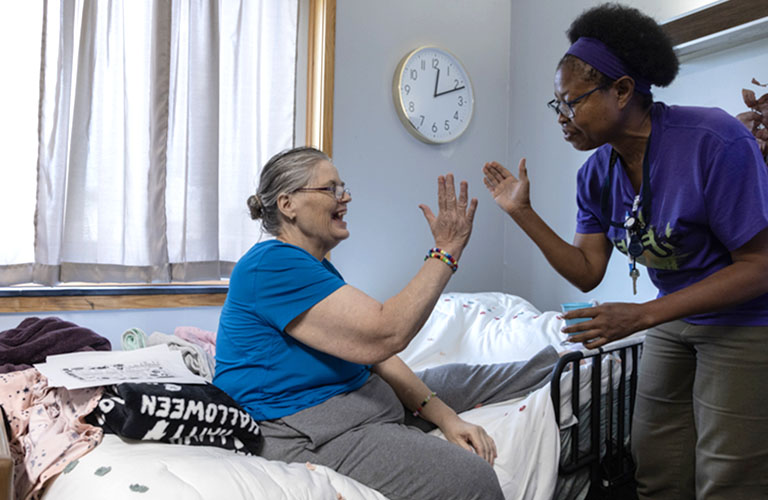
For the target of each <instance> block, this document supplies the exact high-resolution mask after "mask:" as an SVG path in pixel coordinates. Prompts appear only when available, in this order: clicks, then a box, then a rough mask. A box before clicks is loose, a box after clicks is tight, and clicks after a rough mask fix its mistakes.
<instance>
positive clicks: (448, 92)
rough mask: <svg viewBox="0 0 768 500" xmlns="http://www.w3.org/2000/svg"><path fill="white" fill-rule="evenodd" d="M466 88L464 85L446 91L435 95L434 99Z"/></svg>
mask: <svg viewBox="0 0 768 500" xmlns="http://www.w3.org/2000/svg"><path fill="white" fill-rule="evenodd" d="M464 87H465V86H464V85H462V86H461V87H456V88H455V89H451V90H446V91H445V92H440V93H439V94H435V95H434V97H438V96H441V95H445V94H450V93H451V92H456V91H457V90H461V89H463V88H464Z"/></svg>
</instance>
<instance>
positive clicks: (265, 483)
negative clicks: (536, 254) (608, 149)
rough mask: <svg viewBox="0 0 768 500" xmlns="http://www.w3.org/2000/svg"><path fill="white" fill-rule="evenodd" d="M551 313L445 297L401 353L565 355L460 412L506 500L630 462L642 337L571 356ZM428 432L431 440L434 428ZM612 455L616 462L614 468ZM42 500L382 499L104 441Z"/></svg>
mask: <svg viewBox="0 0 768 500" xmlns="http://www.w3.org/2000/svg"><path fill="white" fill-rule="evenodd" d="M557 316H558V313H557V312H553V311H548V312H540V311H539V310H537V309H536V308H535V307H534V306H533V305H532V304H530V303H529V302H527V301H526V300H524V299H522V298H520V297H517V296H514V295H509V294H503V293H450V294H444V295H442V296H441V298H440V300H439V302H438V304H437V305H436V307H435V309H434V311H433V313H432V314H431V315H430V317H429V319H428V321H427V323H426V324H425V326H424V328H422V330H421V331H420V332H419V334H418V335H417V337H416V338H415V339H414V340H413V341H412V342H411V344H410V345H409V347H408V348H407V349H406V350H405V351H403V352H402V353H401V357H402V358H403V359H404V361H405V362H406V363H408V364H409V366H411V367H412V368H413V369H414V370H415V371H418V370H421V369H425V368H429V367H432V366H437V365H440V364H444V363H449V362H467V363H494V362H506V361H514V360H524V359H528V358H530V357H531V356H532V355H533V354H535V353H536V352H538V351H539V350H540V349H542V348H544V347H545V346H547V345H552V346H554V347H555V348H556V349H557V350H558V351H561V352H563V355H562V357H561V359H560V362H559V363H558V365H557V367H556V368H555V372H554V376H553V381H552V383H551V384H550V385H548V386H545V387H542V388H540V389H538V390H535V391H532V392H531V393H529V394H528V395H526V396H524V397H521V398H518V399H515V400H510V401H506V402H502V403H497V404H493V405H487V406H483V407H479V408H475V409H472V410H470V411H468V412H465V413H464V414H463V415H462V416H463V417H464V418H465V419H466V420H468V421H471V422H474V423H477V424H480V425H483V426H484V427H485V428H486V430H487V431H488V432H489V434H490V435H491V436H492V437H493V438H494V440H495V441H496V444H497V448H498V450H499V456H498V458H497V460H496V463H495V465H494V468H495V470H496V472H497V475H498V477H499V481H500V483H501V485H502V489H503V491H504V493H505V496H506V497H507V498H510V499H531V500H539V499H541V500H543V499H551V498H558V499H559V498H562V499H583V498H590V497H593V496H595V495H597V494H598V493H602V494H604V493H605V492H606V491H611V490H612V489H613V488H614V487H615V486H620V485H622V484H624V483H623V481H626V480H627V478H631V473H632V469H631V463H630V462H629V461H627V460H625V458H626V457H627V456H628V449H629V441H628V436H629V424H628V422H629V420H628V419H629V415H630V413H631V410H632V401H633V399H632V398H633V396H634V392H633V391H634V386H633V381H634V380H635V379H634V370H633V369H632V368H633V367H634V366H636V363H637V359H638V356H639V354H640V346H641V344H642V336H641V335H635V336H633V337H631V338H629V339H625V340H623V341H622V343H621V345H619V346H616V347H613V348H612V349H614V350H613V351H612V352H607V351H602V350H601V351H602V352H590V351H583V350H572V347H571V346H563V345H562V341H563V340H564V338H565V335H564V334H562V333H560V331H559V330H560V327H561V326H562V323H563V321H562V320H560V319H558V318H557ZM592 401H599V402H600V404H598V405H592V404H591V402H592ZM553 403H554V404H553ZM433 433H434V434H436V435H438V436H440V432H439V430H438V431H433ZM0 444H2V441H1V440H0ZM614 456H618V457H619V459H618V460H616V461H615V462H616V464H614V463H613V461H612V460H611V458H612V457H614ZM617 464H618V465H617ZM0 471H2V451H1V450H0ZM1 479H2V476H0V480H1ZM0 485H1V484H0ZM137 495H138V496H137ZM40 496H41V498H43V499H45V500H65V499H66V500H71V499H77V500H88V499H91V498H93V499H96V498H99V499H101V498H115V499H120V498H142V499H151V498H162V499H170V500H173V499H184V500H187V499H198V498H199V499H208V498H227V499H269V500H275V499H286V500H288V499H291V500H294V499H295V500H298V499H324V498H329V499H339V498H343V499H345V500H385V497H383V496H382V495H381V494H380V493H378V492H376V491H374V490H372V489H370V488H367V487H365V486H364V485H362V484H360V483H358V482H356V481H354V480H353V479H351V478H348V477H345V476H343V475H341V474H338V473H336V472H335V471H333V470H330V469H328V468H326V467H323V466H320V465H316V464H310V463H307V464H299V463H292V464H287V463H282V462H276V461H269V460H266V459H263V458H261V457H257V456H251V455H244V454H239V453H233V452H232V451H229V450H225V449H221V448H216V447H210V446H185V445H180V444H166V443H155V442H148V441H141V442H134V441H129V440H124V439H121V438H119V437H117V436H115V435H110V434H106V435H105V436H104V438H103V440H102V442H101V444H99V445H98V446H96V447H95V449H93V450H91V451H90V452H88V453H86V454H85V455H83V456H81V457H80V458H79V459H77V460H75V461H73V462H71V463H69V464H68V465H67V467H66V468H65V469H64V470H63V472H62V473H61V474H59V475H58V476H57V477H56V478H55V479H54V480H51V481H49V483H48V484H47V485H46V486H45V488H44V489H43V490H42V493H41V495H40ZM616 498H626V497H616Z"/></svg>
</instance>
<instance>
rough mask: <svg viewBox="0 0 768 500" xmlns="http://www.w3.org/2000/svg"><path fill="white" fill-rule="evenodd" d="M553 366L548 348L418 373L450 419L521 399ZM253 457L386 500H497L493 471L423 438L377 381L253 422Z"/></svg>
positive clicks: (416, 422)
mask: <svg viewBox="0 0 768 500" xmlns="http://www.w3.org/2000/svg"><path fill="white" fill-rule="evenodd" d="M557 360H558V355H557V352H556V351H555V350H554V348H552V347H547V348H545V349H543V350H542V351H540V352H539V353H537V354H536V356H534V357H533V358H531V359H530V360H528V361H522V362H515V363H502V364H494V365H465V364H450V365H444V366H440V367H437V368H432V369H429V370H424V371H423V372H419V373H417V375H418V376H419V377H420V378H421V379H422V380H423V381H424V382H425V383H426V384H427V387H429V388H430V389H431V390H433V391H435V392H436V393H437V394H438V396H439V397H440V399H442V400H443V401H444V402H445V403H446V404H447V405H448V406H450V407H451V408H453V409H454V410H455V411H456V412H457V413H461V412H462V411H465V410H469V409H471V408H474V407H475V406H477V405H478V404H488V403H496V402H499V401H505V400H508V399H512V398H516V397H519V396H524V395H526V394H528V393H529V392H531V391H533V390H536V389H538V388H540V387H542V386H543V385H544V384H546V383H547V382H548V381H549V378H550V375H551V372H552V368H553V366H554V365H555V363H556V362H557ZM260 426H261V432H262V435H263V437H264V440H263V447H262V450H261V453H260V455H262V456H264V457H266V458H268V459H272V460H283V461H286V462H312V463H315V464H321V465H325V466H328V467H330V468H332V469H334V470H336V471H338V472H340V473H342V474H345V475H347V476H349V477H351V478H354V479H356V480H357V481H359V482H361V483H362V484H365V485H367V486H369V487H371V488H373V489H376V490H378V491H379V492H381V493H382V494H383V495H385V496H386V497H387V498H389V499H390V500H400V499H402V500H406V499H409V500H414V499H418V500H430V499H434V500H449V499H456V500H496V499H498V500H501V499H503V498H504V496H503V494H502V492H501V488H500V486H499V482H498V479H497V478H496V474H495V472H494V471H493V468H492V467H491V466H490V465H489V464H488V463H487V462H486V461H484V460H483V459H482V458H480V457H479V456H478V455H475V454H474V453H471V452H468V451H466V450H464V449H463V448H461V447H460V446H457V445H456V444H453V443H451V442H448V441H446V440H444V439H440V438H437V437H435V436H431V435H428V434H425V431H429V430H431V429H434V426H433V425H431V424H430V423H428V422H426V421H424V420H422V419H418V418H415V417H413V415H412V414H411V413H410V412H409V411H407V410H406V409H405V408H404V407H403V405H402V403H401V402H400V400H399V399H398V398H397V396H396V395H395V393H394V391H393V390H392V388H391V387H390V386H389V384H387V383H386V382H385V381H384V380H383V379H381V378H380V377H378V376H377V375H375V374H372V375H371V377H370V378H369V380H368V381H367V382H366V383H365V384H364V385H363V386H362V387H361V388H360V389H358V390H356V391H352V392H349V393H346V394H341V395H338V396H334V397H333V398H331V399H329V400H327V401H325V402H324V403H322V404H319V405H317V406H314V407H312V408H307V409H305V410H302V411H300V412H297V413H295V414H293V415H289V416H286V417H283V418H280V419H276V420H268V421H262V422H260Z"/></svg>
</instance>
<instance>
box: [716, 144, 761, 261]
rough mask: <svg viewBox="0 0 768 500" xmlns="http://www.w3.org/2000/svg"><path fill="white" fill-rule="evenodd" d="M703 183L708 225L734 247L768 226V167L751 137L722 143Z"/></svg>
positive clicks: (725, 242) (726, 243) (719, 237)
mask: <svg viewBox="0 0 768 500" xmlns="http://www.w3.org/2000/svg"><path fill="white" fill-rule="evenodd" d="M708 167H709V172H708V173H707V176H706V181H705V185H704V198H705V203H706V210H707V217H708V220H709V226H710V228H711V230H712V232H713V233H714V235H715V236H716V237H717V238H718V239H719V240H720V242H722V243H723V245H725V247H726V248H727V249H728V250H729V251H733V250H736V249H738V248H739V247H741V246H742V245H744V244H745V243H747V242H749V240H751V239H752V238H753V237H755V236H756V235H757V233H759V232H760V231H762V230H763V229H765V228H766V227H768V167H766V164H765V162H764V161H763V158H762V156H761V155H760V151H759V149H758V147H757V143H756V142H755V140H754V138H752V137H742V138H738V139H736V140H734V141H732V142H730V143H726V144H724V145H723V146H722V148H721V150H720V152H719V153H718V154H717V155H716V156H715V159H714V161H713V162H712V163H711V164H710V165H709V166H708Z"/></svg>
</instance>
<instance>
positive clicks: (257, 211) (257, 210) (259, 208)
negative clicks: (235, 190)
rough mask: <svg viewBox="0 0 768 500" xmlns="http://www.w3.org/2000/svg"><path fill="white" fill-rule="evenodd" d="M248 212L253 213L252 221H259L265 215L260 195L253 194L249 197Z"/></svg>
mask: <svg viewBox="0 0 768 500" xmlns="http://www.w3.org/2000/svg"><path fill="white" fill-rule="evenodd" d="M248 210H250V211H251V219H253V220H258V219H261V217H262V216H263V215H264V205H263V204H262V203H261V198H259V195H257V194H252V195H251V196H249V197H248Z"/></svg>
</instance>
